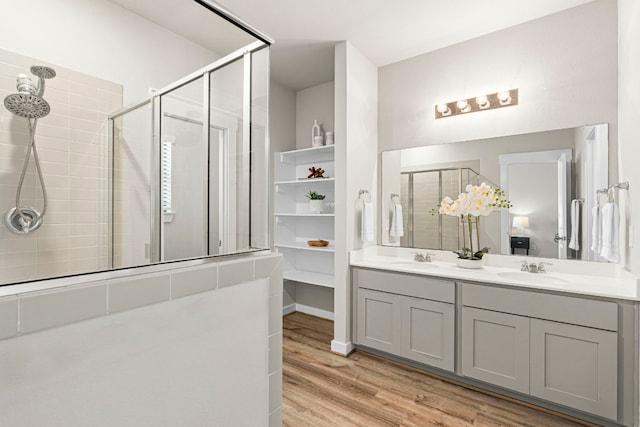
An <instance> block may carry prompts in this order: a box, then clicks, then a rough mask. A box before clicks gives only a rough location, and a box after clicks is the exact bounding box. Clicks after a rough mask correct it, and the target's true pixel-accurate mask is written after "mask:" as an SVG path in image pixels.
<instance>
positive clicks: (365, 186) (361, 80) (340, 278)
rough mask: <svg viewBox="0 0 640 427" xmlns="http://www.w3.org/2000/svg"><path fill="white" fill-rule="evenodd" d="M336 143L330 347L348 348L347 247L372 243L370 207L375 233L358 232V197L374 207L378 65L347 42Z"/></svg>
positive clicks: (338, 66)
mask: <svg viewBox="0 0 640 427" xmlns="http://www.w3.org/2000/svg"><path fill="white" fill-rule="evenodd" d="M335 53H336V55H335V127H336V132H335V141H336V142H335V144H336V182H340V183H344V184H343V185H338V186H337V188H336V229H335V235H336V236H344V238H341V239H337V240H336V263H335V274H336V276H335V289H334V293H335V303H334V309H335V323H334V340H333V341H332V343H331V348H332V350H333V351H336V352H339V353H345V352H348V351H349V349H350V346H351V315H350V313H351V286H350V284H351V282H350V276H349V251H351V250H354V249H360V248H363V247H367V246H372V245H375V244H376V241H377V237H378V231H377V230H378V225H377V224H378V218H377V212H376V211H375V210H374V224H375V227H376V233H375V237H374V241H373V242H368V243H363V242H362V240H361V236H360V216H361V211H362V200H361V199H360V198H359V195H358V192H359V191H360V190H367V191H368V192H369V196H370V197H371V202H372V203H373V206H376V205H377V194H378V166H377V165H378V111H377V108H376V106H377V105H378V69H377V67H376V66H375V65H374V64H373V63H372V62H371V61H370V60H369V59H368V58H366V57H365V56H364V55H363V54H362V53H361V52H360V51H358V50H357V49H356V48H355V47H354V46H353V45H351V44H350V43H349V42H340V43H338V44H337V45H336V50H335Z"/></svg>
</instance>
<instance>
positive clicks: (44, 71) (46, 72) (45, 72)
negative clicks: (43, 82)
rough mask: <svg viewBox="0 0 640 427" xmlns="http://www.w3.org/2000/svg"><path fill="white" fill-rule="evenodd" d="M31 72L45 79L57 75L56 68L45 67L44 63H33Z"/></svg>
mask: <svg viewBox="0 0 640 427" xmlns="http://www.w3.org/2000/svg"><path fill="white" fill-rule="evenodd" d="M31 72H32V73H33V74H34V75H36V76H38V77H40V78H43V79H52V78H54V77H55V76H56V70H54V69H53V68H50V67H45V66H44V65H32V66H31Z"/></svg>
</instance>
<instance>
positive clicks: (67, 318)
mask: <svg viewBox="0 0 640 427" xmlns="http://www.w3.org/2000/svg"><path fill="white" fill-rule="evenodd" d="M106 308H107V286H106V284H105V282H96V283H94V284H90V285H87V286H82V287H70V288H66V289H64V290H60V291H54V292H41V293H37V294H33V295H30V296H25V297H23V298H20V332H21V333H23V334H25V333H29V332H34V331H39V330H41V329H47V328H53V327H55V326H60V325H65V324H68V323H73V322H78V321H80V320H85V319H90V318H93V317H98V316H104V315H106V313H107V309H106Z"/></svg>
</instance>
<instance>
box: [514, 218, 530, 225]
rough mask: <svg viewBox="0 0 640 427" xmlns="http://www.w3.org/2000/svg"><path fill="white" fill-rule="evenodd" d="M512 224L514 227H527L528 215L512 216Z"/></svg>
mask: <svg viewBox="0 0 640 427" xmlns="http://www.w3.org/2000/svg"><path fill="white" fill-rule="evenodd" d="M513 226H514V227H516V228H528V227H529V217H528V216H514V217H513Z"/></svg>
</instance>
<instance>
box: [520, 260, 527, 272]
mask: <svg viewBox="0 0 640 427" xmlns="http://www.w3.org/2000/svg"><path fill="white" fill-rule="evenodd" d="M520 271H529V263H528V262H527V261H525V260H522V265H521V266H520Z"/></svg>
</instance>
